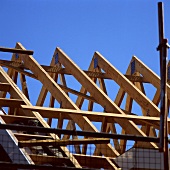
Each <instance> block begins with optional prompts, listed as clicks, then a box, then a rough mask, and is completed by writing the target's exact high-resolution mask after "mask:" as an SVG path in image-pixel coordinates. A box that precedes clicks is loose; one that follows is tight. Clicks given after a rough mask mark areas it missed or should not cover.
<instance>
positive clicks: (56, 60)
mask: <svg viewBox="0 0 170 170" xmlns="http://www.w3.org/2000/svg"><path fill="white" fill-rule="evenodd" d="M54 58H55V64H57V63H58V53H57V54H56V55H55V56H54Z"/></svg>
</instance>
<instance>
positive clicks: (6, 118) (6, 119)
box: [0, 114, 37, 124]
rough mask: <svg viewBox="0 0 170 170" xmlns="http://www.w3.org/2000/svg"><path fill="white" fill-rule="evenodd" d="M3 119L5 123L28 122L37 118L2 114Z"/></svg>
mask: <svg viewBox="0 0 170 170" xmlns="http://www.w3.org/2000/svg"><path fill="white" fill-rule="evenodd" d="M0 117H2V119H3V120H4V122H5V123H10V124H11V123H15V124H17V123H18V124H19V123H24V124H27V123H28V121H29V120H37V119H36V118H35V117H27V116H16V115H1V114H0Z"/></svg>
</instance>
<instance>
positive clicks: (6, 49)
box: [0, 47, 34, 55]
mask: <svg viewBox="0 0 170 170" xmlns="http://www.w3.org/2000/svg"><path fill="white" fill-rule="evenodd" d="M0 51H1V52H9V53H17V54H28V55H33V54H34V51H32V50H21V49H17V48H5V47H0Z"/></svg>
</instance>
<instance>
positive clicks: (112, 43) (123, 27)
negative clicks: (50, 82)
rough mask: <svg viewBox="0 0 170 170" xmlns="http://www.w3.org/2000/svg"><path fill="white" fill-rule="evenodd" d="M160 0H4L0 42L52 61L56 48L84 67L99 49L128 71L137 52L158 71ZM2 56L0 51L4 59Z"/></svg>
mask: <svg viewBox="0 0 170 170" xmlns="http://www.w3.org/2000/svg"><path fill="white" fill-rule="evenodd" d="M157 2H158V1H156V0H149V1H143V0H138V1H136V0H122V1H118V0H108V1H105V0H24V1H23V0H15V1H14V0H1V5H0V18H1V31H0V45H1V46H6V47H14V46H15V43H16V42H17V41H19V42H21V43H22V44H23V45H24V46H25V47H26V48H27V49H32V50H34V51H35V53H34V57H35V59H36V60H38V61H39V62H40V63H42V64H49V63H50V61H51V58H52V55H53V52H54V49H55V47H56V46H59V47H61V48H62V49H63V50H64V51H65V52H66V53H67V54H68V55H69V56H70V57H71V58H72V59H73V60H74V61H75V62H76V63H77V64H78V65H79V66H80V67H81V68H82V69H87V68H88V65H89V63H90V61H91V58H92V56H93V53H94V52H95V51H99V52H100V53H101V54H102V55H104V56H105V57H106V58H107V59H108V60H109V61H110V62H111V63H112V64H113V65H114V66H116V68H118V69H119V70H120V71H121V72H125V70H126V68H127V66H128V64H129V62H130V59H131V56H132V55H136V56H137V57H139V58H140V59H141V60H142V61H144V62H145V63H146V64H147V65H148V66H149V67H151V68H152V69H153V70H154V71H156V72H157V69H158V66H159V63H158V62H159V58H158V56H159V55H158V52H157V51H156V47H157V45H158V26H157V25H158V24H157V22H158V21H157ZM164 5H165V28H166V30H165V32H166V37H167V38H168V37H170V31H169V30H170V22H168V21H169V16H170V11H169V10H168V9H170V2H168V0H167V1H164ZM1 56H2V57H3V55H1V54H0V57H1Z"/></svg>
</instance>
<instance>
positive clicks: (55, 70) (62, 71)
mask: <svg viewBox="0 0 170 170" xmlns="http://www.w3.org/2000/svg"><path fill="white" fill-rule="evenodd" d="M0 65H1V66H5V67H7V68H12V69H14V70H16V71H18V72H20V73H22V74H24V75H27V76H29V77H32V78H35V79H37V77H36V76H35V75H34V74H31V73H29V72H27V71H24V69H26V70H29V69H28V68H27V67H25V66H24V64H23V63H17V62H16V61H8V60H0ZM41 67H42V68H43V69H44V70H45V71H46V72H48V73H59V74H66V75H71V73H70V71H69V70H67V69H65V68H57V67H53V66H45V65H41ZM83 71H84V72H85V73H86V74H87V75H88V76H89V77H91V78H102V79H111V78H110V76H109V75H108V74H106V73H99V72H94V71H86V70H83ZM125 77H126V78H128V79H129V80H130V81H132V82H143V83H148V81H146V80H145V78H144V77H141V76H134V75H125Z"/></svg>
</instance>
